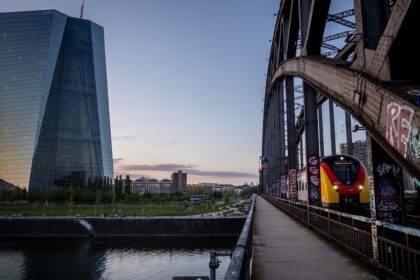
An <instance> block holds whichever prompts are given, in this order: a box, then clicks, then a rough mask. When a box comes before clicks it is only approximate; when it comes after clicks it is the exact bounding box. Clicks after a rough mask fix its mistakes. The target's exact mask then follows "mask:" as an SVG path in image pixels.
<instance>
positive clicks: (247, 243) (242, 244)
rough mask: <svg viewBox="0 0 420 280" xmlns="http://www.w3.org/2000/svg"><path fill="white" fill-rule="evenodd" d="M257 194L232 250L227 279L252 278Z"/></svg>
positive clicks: (253, 197)
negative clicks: (251, 266) (251, 268)
mask: <svg viewBox="0 0 420 280" xmlns="http://www.w3.org/2000/svg"><path fill="white" fill-rule="evenodd" d="M254 209H255V195H253V196H252V203H251V207H250V208H249V212H248V216H247V218H246V221H245V224H244V227H243V228H242V232H241V235H240V236H239V240H238V242H237V243H236V246H235V249H234V250H233V252H232V257H231V260H230V263H229V267H228V269H227V271H226V274H225V278H224V279H225V280H237V279H250V264H251V258H252V247H253V239H254V236H253V228H254Z"/></svg>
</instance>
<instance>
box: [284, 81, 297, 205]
mask: <svg viewBox="0 0 420 280" xmlns="http://www.w3.org/2000/svg"><path fill="white" fill-rule="evenodd" d="M293 79H294V78H293V77H291V76H287V77H286V108H287V169H288V175H289V192H290V199H291V200H297V199H298V190H297V185H296V168H297V148H296V124H295V87H294V82H293Z"/></svg>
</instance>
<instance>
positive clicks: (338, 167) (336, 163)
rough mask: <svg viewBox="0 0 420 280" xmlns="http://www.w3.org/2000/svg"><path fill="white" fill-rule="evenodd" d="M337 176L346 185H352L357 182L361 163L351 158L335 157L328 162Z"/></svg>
mask: <svg viewBox="0 0 420 280" xmlns="http://www.w3.org/2000/svg"><path fill="white" fill-rule="evenodd" d="M326 162H327V164H328V165H329V166H330V168H331V169H332V171H333V172H334V174H335V176H336V177H337V178H338V179H339V180H340V181H341V183H343V184H346V185H352V184H354V183H355V182H356V180H357V173H358V169H359V168H358V167H359V163H358V162H357V161H356V160H354V159H352V158H349V157H345V158H343V157H334V158H332V157H331V158H329V159H327V160H326Z"/></svg>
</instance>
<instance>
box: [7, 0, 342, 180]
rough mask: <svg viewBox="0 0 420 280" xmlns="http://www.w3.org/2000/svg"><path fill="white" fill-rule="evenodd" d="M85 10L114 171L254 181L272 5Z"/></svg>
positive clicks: (104, 1) (134, 1) (213, 0)
mask: <svg viewBox="0 0 420 280" xmlns="http://www.w3.org/2000/svg"><path fill="white" fill-rule="evenodd" d="M85 2H86V3H85V11H84V18H86V19H90V20H92V21H94V22H96V23H98V24H99V25H102V26H103V27H104V29H105V44H106V59H107V73H108V94H109V101H110V115H111V132H112V135H113V141H112V142H113V156H114V163H115V164H114V169H115V173H116V174H122V175H125V174H127V173H128V174H130V175H131V176H132V177H140V176H149V177H155V178H158V179H163V178H168V177H170V174H171V172H173V171H176V170H178V169H184V170H187V172H188V174H189V177H188V181H189V183H198V182H220V183H233V184H242V183H244V182H248V183H250V182H254V183H256V182H257V179H258V158H259V156H260V153H261V128H262V123H261V120H262V109H263V102H262V98H263V92H264V89H263V87H264V86H265V76H264V74H265V73H266V69H267V61H266V58H268V56H269V51H270V44H271V43H270V42H269V40H270V39H271V37H272V33H273V29H274V24H275V17H274V16H273V14H274V13H276V12H277V10H278V7H279V1H278V0H264V1H257V0H228V1H227V0H207V1H204V0H141V1H139V0H124V1H116V0H86V1H85ZM80 3H81V1H78V0H72V1H69V0H54V1H53V0H36V1H33V0H2V5H1V8H2V11H23V10H42V9H57V10H59V11H61V12H63V13H65V14H67V15H69V16H74V17H78V16H79V14H80ZM336 8H337V7H332V9H336ZM338 122H340V120H338ZM339 125H340V124H337V126H339ZM338 142H339V141H338Z"/></svg>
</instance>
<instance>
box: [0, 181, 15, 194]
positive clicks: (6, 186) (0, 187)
mask: <svg viewBox="0 0 420 280" xmlns="http://www.w3.org/2000/svg"><path fill="white" fill-rule="evenodd" d="M16 188H17V187H16V186H15V185H12V184H10V183H8V182H6V181H4V180H2V179H0V191H5V190H7V191H10V190H14V189H16Z"/></svg>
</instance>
